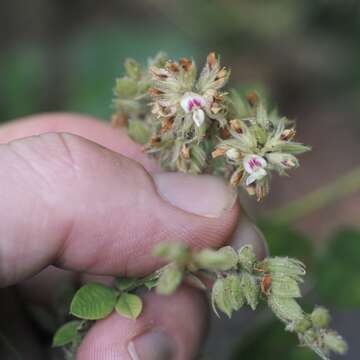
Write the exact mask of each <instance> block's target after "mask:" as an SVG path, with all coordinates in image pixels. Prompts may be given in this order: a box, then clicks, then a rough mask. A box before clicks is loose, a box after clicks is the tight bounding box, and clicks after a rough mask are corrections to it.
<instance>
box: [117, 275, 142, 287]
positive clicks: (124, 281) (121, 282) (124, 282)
mask: <svg viewBox="0 0 360 360" xmlns="http://www.w3.org/2000/svg"><path fill="white" fill-rule="evenodd" d="M137 282H138V279H137V278H131V277H120V276H118V277H116V278H115V285H116V287H117V288H118V289H119V290H122V291H124V290H127V289H130V288H131V287H133V286H134V285H136V283H137Z"/></svg>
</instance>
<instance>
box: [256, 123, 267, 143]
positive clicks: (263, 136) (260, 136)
mask: <svg viewBox="0 0 360 360" xmlns="http://www.w3.org/2000/svg"><path fill="white" fill-rule="evenodd" d="M254 134H255V137H256V140H257V141H258V143H259V144H265V143H266V140H267V137H268V134H267V131H266V130H265V129H264V128H263V127H260V126H254Z"/></svg>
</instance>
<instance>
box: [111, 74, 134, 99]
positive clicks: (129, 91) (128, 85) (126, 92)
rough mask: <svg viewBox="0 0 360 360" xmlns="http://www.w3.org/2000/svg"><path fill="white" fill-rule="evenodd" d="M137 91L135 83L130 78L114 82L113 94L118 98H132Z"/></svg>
mask: <svg viewBox="0 0 360 360" xmlns="http://www.w3.org/2000/svg"><path fill="white" fill-rule="evenodd" d="M137 91H138V86H137V82H136V81H135V80H134V79H132V78H130V77H127V76H125V77H123V78H121V79H117V80H116V85H115V93H116V94H117V95H118V96H119V97H120V98H123V97H126V98H129V97H133V96H135V95H136V93H137Z"/></svg>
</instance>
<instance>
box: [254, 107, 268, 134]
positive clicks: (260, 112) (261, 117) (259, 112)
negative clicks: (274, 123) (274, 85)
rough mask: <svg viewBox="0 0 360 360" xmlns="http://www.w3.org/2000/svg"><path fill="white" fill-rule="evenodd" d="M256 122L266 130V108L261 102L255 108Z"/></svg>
mask: <svg viewBox="0 0 360 360" xmlns="http://www.w3.org/2000/svg"><path fill="white" fill-rule="evenodd" d="M256 122H257V123H258V124H259V125H260V126H261V127H263V128H266V127H267V126H268V124H269V119H268V115H267V111H266V108H265V106H264V104H263V103H262V102H261V101H259V103H258V105H257V107H256Z"/></svg>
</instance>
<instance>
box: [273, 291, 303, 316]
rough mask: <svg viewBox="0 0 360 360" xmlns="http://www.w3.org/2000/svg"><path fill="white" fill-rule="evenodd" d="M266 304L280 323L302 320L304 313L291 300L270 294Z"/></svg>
mask: <svg viewBox="0 0 360 360" xmlns="http://www.w3.org/2000/svg"><path fill="white" fill-rule="evenodd" d="M268 304H269V306H270V308H271V309H272V311H273V312H274V314H275V315H276V316H277V317H278V318H279V319H280V320H282V321H285V322H289V321H300V320H302V319H303V318H304V312H303V311H302V309H301V307H300V305H299V304H298V303H297V302H296V301H295V300H294V299H292V298H284V297H278V296H275V295H273V294H271V295H270V296H269V297H268Z"/></svg>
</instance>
